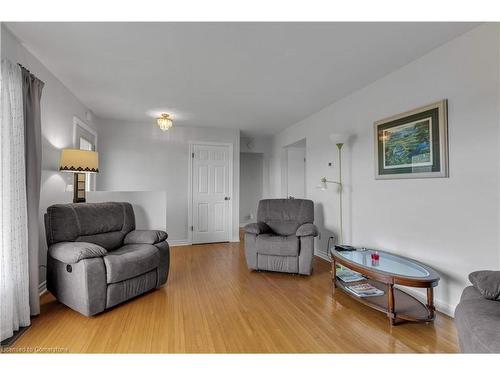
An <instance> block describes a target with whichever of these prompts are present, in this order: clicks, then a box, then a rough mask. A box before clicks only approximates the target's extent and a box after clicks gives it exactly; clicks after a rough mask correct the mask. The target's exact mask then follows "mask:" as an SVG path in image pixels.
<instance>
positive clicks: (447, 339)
mask: <svg viewBox="0 0 500 375" xmlns="http://www.w3.org/2000/svg"><path fill="white" fill-rule="evenodd" d="M329 271H330V269H329V263H327V262H326V261H324V260H321V259H319V258H317V259H315V264H314V274H313V276H311V277H306V276H297V275H288V274H280V273H270V272H250V271H248V270H247V268H246V264H245V257H244V251H243V243H240V244H238V243H231V244H210V245H198V246H183V247H173V248H172V249H171V268H170V275H169V280H168V282H167V285H166V286H164V287H163V288H161V289H158V290H155V291H153V292H150V293H148V294H146V295H143V296H140V297H138V298H136V299H134V300H132V301H129V302H127V303H124V304H122V305H120V306H117V307H116V308H114V309H112V310H109V311H106V312H104V313H102V314H100V315H98V316H95V317H91V318H87V317H84V316H82V315H80V314H78V313H76V312H74V311H72V310H71V309H69V308H67V307H65V306H64V305H62V304H60V303H59V302H57V301H56V300H55V299H54V298H53V297H52V296H51V295H50V294H45V295H43V296H42V306H41V314H40V316H39V317H37V318H35V319H34V320H33V322H32V327H31V329H29V330H28V332H26V333H25V334H24V335H23V336H22V337H21V338H20V339H19V340H18V341H17V342H16V344H15V348H14V350H15V349H16V348H26V347H29V348H32V349H33V348H43V349H41V351H45V350H48V351H50V350H53V351H54V350H55V351H58V350H59V351H68V352H75V353H81V352H84V353H292V352H293V353H295V352H299V353H386V352H387V353H394V352H397V353H412V352H423V353H436V352H457V350H458V345H457V334H456V331H455V327H454V324H453V320H452V319H451V318H449V317H447V316H444V315H442V314H439V313H438V314H437V317H436V320H435V322H434V323H428V324H413V323H409V324H402V325H399V326H395V327H391V326H390V325H389V322H388V319H387V317H386V316H385V315H384V314H382V313H380V312H377V311H374V310H372V309H370V308H368V307H366V306H363V305H361V304H360V303H358V302H356V301H355V300H353V299H351V298H350V297H348V296H346V295H345V294H344V293H342V292H339V291H336V292H335V295H334V296H332V288H331V285H330V273H329ZM53 348H56V349H53Z"/></svg>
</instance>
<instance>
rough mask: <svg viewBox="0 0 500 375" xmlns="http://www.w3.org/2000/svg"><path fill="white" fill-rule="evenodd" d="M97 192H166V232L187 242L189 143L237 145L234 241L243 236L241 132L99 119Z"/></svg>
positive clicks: (234, 184)
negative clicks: (240, 196) (240, 197)
mask: <svg viewBox="0 0 500 375" xmlns="http://www.w3.org/2000/svg"><path fill="white" fill-rule="evenodd" d="M98 122H99V148H100V149H101V150H103V151H102V152H101V154H100V155H99V158H100V161H99V171H100V173H99V176H98V179H97V190H117V191H123V190H127V191H133V190H166V191H167V200H168V212H167V232H168V234H169V242H171V243H172V244H175V243H181V242H187V241H188V234H189V233H188V163H189V157H190V155H189V141H206V142H228V143H232V144H233V153H234V155H233V168H234V171H233V197H232V201H233V235H232V237H233V240H234V241H238V240H239V234H238V228H239V204H238V202H239V184H240V174H239V165H240V132H239V130H234V129H217V128H196V127H176V126H175V123H174V127H173V128H172V129H170V130H169V131H168V132H162V131H161V130H160V129H159V128H158V127H157V126H156V125H155V123H154V121H153V120H151V121H149V122H145V123H137V122H126V121H118V120H101V119H99V120H98Z"/></svg>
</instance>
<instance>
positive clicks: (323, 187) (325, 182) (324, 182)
mask: <svg viewBox="0 0 500 375" xmlns="http://www.w3.org/2000/svg"><path fill="white" fill-rule="evenodd" d="M336 145H337V150H338V155H339V180H338V181H332V180H328V179H327V178H326V177H324V176H323V177H321V180H320V181H321V184H320V186H319V188H320V189H321V190H327V189H328V184H335V185H338V187H339V219H340V233H339V243H340V244H343V243H344V237H343V233H344V227H343V220H342V219H343V214H342V192H343V189H344V186H343V184H342V146H344V144H343V143H337V144H336Z"/></svg>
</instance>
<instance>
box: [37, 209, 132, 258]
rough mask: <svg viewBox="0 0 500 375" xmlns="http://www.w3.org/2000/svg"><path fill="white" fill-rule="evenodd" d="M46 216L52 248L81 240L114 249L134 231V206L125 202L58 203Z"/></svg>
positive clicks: (46, 225)
mask: <svg viewBox="0 0 500 375" xmlns="http://www.w3.org/2000/svg"><path fill="white" fill-rule="evenodd" d="M46 215H47V218H46V221H45V230H46V234H47V244H48V245H49V246H50V245H52V244H53V243H56V242H63V241H81V242H92V243H97V244H98V245H101V246H103V244H105V245H106V246H103V247H105V248H106V249H107V250H113V249H116V248H118V247H120V246H121V245H122V241H123V237H124V236H125V235H126V234H127V233H128V232H130V231H132V230H134V229H135V217H134V211H133V209H132V205H131V204H130V203H124V202H108V203H83V204H82V203H77V204H74V203H69V204H56V205H53V206H50V207H49V208H47V214H46ZM116 232H118V233H116ZM110 233H114V234H110ZM92 236H96V237H92ZM94 238H95V240H96V242H94ZM97 241H98V242H100V243H98V242H97Z"/></svg>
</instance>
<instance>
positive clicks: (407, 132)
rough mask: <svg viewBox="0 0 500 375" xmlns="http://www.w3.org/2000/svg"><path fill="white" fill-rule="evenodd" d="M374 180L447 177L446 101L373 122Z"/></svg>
mask: <svg viewBox="0 0 500 375" xmlns="http://www.w3.org/2000/svg"><path fill="white" fill-rule="evenodd" d="M374 126H375V177H376V178H377V179H394V178H422V177H447V176H448V124H447V101H446V100H442V101H440V102H437V103H433V104H430V105H428V106H424V107H421V108H417V109H415V110H412V111H409V112H405V113H402V114H400V115H396V116H393V117H390V118H388V119H384V120H380V121H377V122H375V124H374Z"/></svg>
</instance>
